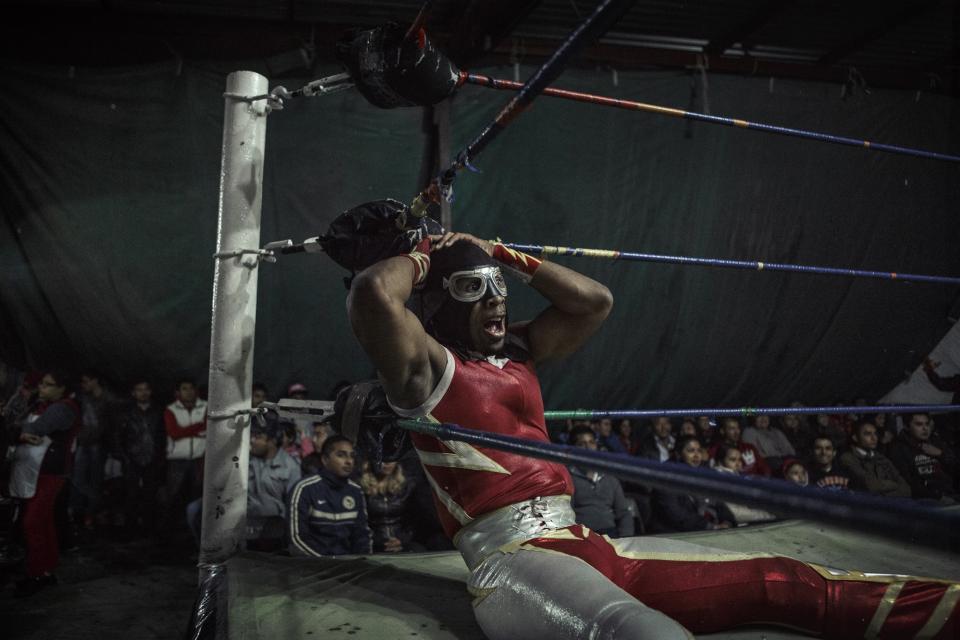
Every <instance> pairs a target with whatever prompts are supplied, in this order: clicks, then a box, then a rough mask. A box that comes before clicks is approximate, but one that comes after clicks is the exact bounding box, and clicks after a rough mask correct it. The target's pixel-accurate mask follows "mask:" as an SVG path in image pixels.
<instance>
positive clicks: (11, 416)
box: [0, 371, 63, 502]
mask: <svg viewBox="0 0 960 640" xmlns="http://www.w3.org/2000/svg"><path fill="white" fill-rule="evenodd" d="M42 377H43V372H41V371H34V372H31V373H28V374H26V375H24V376H23V379H22V380H21V382H20V384H19V385H18V386H17V389H16V391H14V392H13V394H12V395H11V396H9V399H8V400H7V401H6V402H5V403H4V405H3V409H2V411H0V416H2V418H3V419H2V421H0V429H2V432H0V452H6V451H7V449H8V448H9V447H13V446H15V445H16V438H17V435H16V434H15V433H14V432H15V431H16V432H17V433H19V427H18V424H19V423H21V422H23V421H24V420H26V418H27V416H29V415H30V411H31V410H32V409H33V405H34V404H35V403H36V401H37V385H38V384H39V382H40V379H41V378H42ZM10 463H11V461H10V460H9V459H8V457H7V456H3V455H0V495H8V493H7V483H8V480H9V478H10V470H11V467H10ZM58 502H63V498H62V497H61V499H60V500H59V501H58Z"/></svg>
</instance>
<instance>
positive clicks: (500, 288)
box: [443, 265, 507, 302]
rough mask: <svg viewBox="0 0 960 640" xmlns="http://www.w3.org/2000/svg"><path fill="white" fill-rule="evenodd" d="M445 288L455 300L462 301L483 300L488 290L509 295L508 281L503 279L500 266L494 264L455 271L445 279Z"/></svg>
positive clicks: (501, 294)
mask: <svg viewBox="0 0 960 640" xmlns="http://www.w3.org/2000/svg"><path fill="white" fill-rule="evenodd" d="M443 288H444V289H446V290H447V291H449V292H450V296H451V297H452V298H453V299H454V300H459V301H460V302H476V301H477V300H482V299H483V298H484V296H486V295H487V292H488V291H489V292H490V295H498V296H503V297H504V298H506V297H507V282H506V280H504V279H503V274H502V273H501V272H500V267H497V266H494V265H485V266H483V267H477V268H475V269H470V270H469V271H454V272H453V273H451V274H450V277H449V278H444V279H443Z"/></svg>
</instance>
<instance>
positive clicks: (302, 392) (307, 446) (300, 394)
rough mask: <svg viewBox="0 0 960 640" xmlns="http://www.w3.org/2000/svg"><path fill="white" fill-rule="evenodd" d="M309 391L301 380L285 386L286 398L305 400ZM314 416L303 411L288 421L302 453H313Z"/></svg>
mask: <svg viewBox="0 0 960 640" xmlns="http://www.w3.org/2000/svg"><path fill="white" fill-rule="evenodd" d="M309 393H310V391H309V390H308V389H307V385H305V384H303V383H302V382H294V383H293V384H291V385H289V386H288V387H287V398H290V399H293V400H306V399H307V394H309ZM334 397H336V396H334ZM314 418H315V416H311V415H310V414H307V413H304V414H302V415H297V416H296V417H294V418H292V419H290V420H289V422H292V423H293V424H294V425H295V427H296V430H297V435H296V438H295V440H296V442H298V443H299V444H298V446H299V447H300V450H301V451H302V453H303V454H304V455H307V454H309V453H313V451H314V449H313V443H312V442H311V440H312V437H313V423H314ZM317 451H319V449H317Z"/></svg>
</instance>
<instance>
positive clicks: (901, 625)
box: [594, 534, 960, 638]
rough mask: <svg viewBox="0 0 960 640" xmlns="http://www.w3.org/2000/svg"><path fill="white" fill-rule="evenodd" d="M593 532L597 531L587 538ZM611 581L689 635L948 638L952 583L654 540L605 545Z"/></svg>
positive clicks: (959, 595)
mask: <svg viewBox="0 0 960 640" xmlns="http://www.w3.org/2000/svg"><path fill="white" fill-rule="evenodd" d="M594 535H595V534H594ZM610 545H611V547H612V548H613V549H614V550H615V551H616V554H617V555H618V556H619V557H620V558H622V559H623V560H621V562H620V565H621V571H622V572H623V573H622V574H621V575H620V576H619V577H617V578H616V579H615V581H616V582H617V583H618V584H620V585H621V586H623V587H624V589H626V590H627V591H628V592H630V593H631V594H633V595H635V596H636V597H637V598H639V599H640V600H642V601H643V602H645V603H646V604H648V605H649V606H651V607H654V608H656V609H658V610H661V611H663V612H664V613H666V614H667V615H669V616H671V617H673V618H675V619H677V620H678V621H680V622H681V623H683V624H684V625H686V626H687V627H688V628H690V629H691V630H693V631H694V632H696V633H701V632H710V631H716V630H719V629H726V628H730V627H734V626H739V625H743V624H750V623H768V624H776V625H782V626H787V627H791V628H795V629H801V630H803V631H806V632H808V633H813V634H816V635H820V636H822V637H826V638H854V637H883V638H914V637H924V638H954V637H956V636H955V635H954V634H956V633H957V619H958V617H960V613H958V610H960V609H958V607H957V602H958V599H960V585H957V584H951V583H949V582H947V581H938V580H926V579H922V578H914V577H909V576H889V575H878V574H863V573H860V572H856V571H843V570H837V569H828V568H826V567H822V566H818V565H815V564H808V563H805V562H800V561H798V560H794V559H792V558H786V557H782V556H772V555H770V554H741V553H734V552H729V551H720V550H717V549H712V548H709V547H703V546H700V545H694V544H689V543H685V542H679V541H675V540H667V539H657V538H632V539H629V538H628V539H620V540H612V541H610Z"/></svg>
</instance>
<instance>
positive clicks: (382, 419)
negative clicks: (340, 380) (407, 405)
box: [333, 380, 412, 463]
mask: <svg viewBox="0 0 960 640" xmlns="http://www.w3.org/2000/svg"><path fill="white" fill-rule="evenodd" d="M333 412H334V417H333V426H334V428H335V429H337V430H338V431H339V432H340V433H341V434H343V435H344V436H346V437H347V438H349V439H350V440H351V441H352V442H353V443H354V446H355V447H356V448H357V449H359V450H360V451H361V453H362V454H363V456H364V457H365V458H366V459H368V460H370V461H371V462H375V463H380V462H395V461H397V460H399V459H400V458H402V457H403V455H404V454H405V453H407V451H409V450H410V447H411V446H412V445H411V444H410V438H409V436H408V435H407V430H406V429H402V428H400V427H398V426H397V425H396V420H397V419H398V418H399V416H398V415H397V414H396V413H394V411H393V409H391V408H390V405H389V404H388V403H387V394H386V392H385V391H384V390H383V385H382V384H380V382H379V381H378V380H365V381H363V382H357V383H355V384H352V385H350V386H349V387H345V388H344V389H341V390H340V393H338V394H337V399H336V402H335V403H334V405H333Z"/></svg>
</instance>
